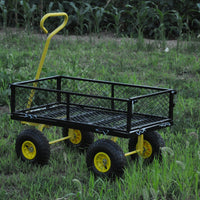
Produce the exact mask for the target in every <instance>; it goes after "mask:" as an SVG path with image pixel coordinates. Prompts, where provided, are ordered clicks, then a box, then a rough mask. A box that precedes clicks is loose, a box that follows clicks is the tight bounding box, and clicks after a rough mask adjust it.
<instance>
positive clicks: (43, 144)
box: [15, 128, 50, 165]
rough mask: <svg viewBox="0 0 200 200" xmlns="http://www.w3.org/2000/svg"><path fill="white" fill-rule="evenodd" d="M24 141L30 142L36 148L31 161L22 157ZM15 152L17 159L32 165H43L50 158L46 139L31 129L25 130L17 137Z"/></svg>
mask: <svg viewBox="0 0 200 200" xmlns="http://www.w3.org/2000/svg"><path fill="white" fill-rule="evenodd" d="M25 141H31V142H32V143H33V144H34V145H35V147H36V156H35V158H33V159H31V160H29V159H27V158H26V157H24V155H23V153H22V144H23V143H24V142H25ZM15 150H16V153H17V157H18V158H19V157H20V158H21V160H22V161H28V162H29V163H32V164H40V165H45V164H47V163H48V161H49V158H50V146H49V142H48V140H47V138H46V137H45V136H44V134H43V133H41V132H40V131H39V130H37V129H33V128H32V129H26V130H24V131H22V132H21V133H20V134H19V135H18V136H17V139H16V144H15Z"/></svg>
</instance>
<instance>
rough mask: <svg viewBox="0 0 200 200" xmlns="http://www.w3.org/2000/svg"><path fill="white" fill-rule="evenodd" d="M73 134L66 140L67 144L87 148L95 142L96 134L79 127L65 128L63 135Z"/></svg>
mask: <svg viewBox="0 0 200 200" xmlns="http://www.w3.org/2000/svg"><path fill="white" fill-rule="evenodd" d="M67 136H72V137H71V138H70V139H67V140H65V143H66V145H67V146H70V147H77V148H79V149H85V148H87V147H89V145H90V144H92V143H93V142H94V134H93V133H92V132H86V131H83V130H78V129H71V128H69V129H68V128H63V137H67Z"/></svg>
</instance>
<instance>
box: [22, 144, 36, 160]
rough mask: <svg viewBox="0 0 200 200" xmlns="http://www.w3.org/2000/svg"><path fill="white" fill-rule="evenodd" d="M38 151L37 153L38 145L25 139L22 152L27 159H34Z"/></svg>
mask: <svg viewBox="0 0 200 200" xmlns="http://www.w3.org/2000/svg"><path fill="white" fill-rule="evenodd" d="M36 153H37V151H36V147H35V145H34V144H33V143H32V142H31V141H25V142H24V143H23V144H22V154H23V156H24V157H25V158H26V159H28V160H32V159H34V158H35V156H36Z"/></svg>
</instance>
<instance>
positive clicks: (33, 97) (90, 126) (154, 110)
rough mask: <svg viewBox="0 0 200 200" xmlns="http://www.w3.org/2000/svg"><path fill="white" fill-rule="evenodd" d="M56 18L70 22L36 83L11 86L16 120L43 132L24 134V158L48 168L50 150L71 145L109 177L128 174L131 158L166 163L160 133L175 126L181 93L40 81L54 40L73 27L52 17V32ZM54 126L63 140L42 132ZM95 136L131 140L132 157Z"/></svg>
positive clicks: (20, 140)
mask: <svg viewBox="0 0 200 200" xmlns="http://www.w3.org/2000/svg"><path fill="white" fill-rule="evenodd" d="M55 16H64V21H63V24H62V25H60V26H59V27H58V28H57V29H56V30H55V31H53V32H52V33H51V34H50V35H49V36H48V38H47V41H46V44H45V48H44V51H43V54H42V58H41V61H40V65H39V67H38V71H37V74H36V77H35V79H34V80H29V81H23V82H18V83H13V84H11V85H10V87H11V118H12V119H14V120H20V121H22V123H26V124H29V125H31V126H35V127H37V128H36V129H35V128H29V129H26V130H24V131H22V132H21V133H20V134H19V135H18V137H17V140H16V152H17V155H18V157H21V159H22V160H23V161H29V162H31V163H39V164H46V163H47V162H48V160H49V157H50V145H52V144H54V143H57V142H60V141H65V142H66V144H67V145H69V146H75V147H77V148H80V149H84V148H86V149H87V154H86V163H87V167H88V169H89V170H91V171H93V172H94V174H95V175H100V176H108V177H110V176H115V175H117V176H120V175H122V174H123V170H124V167H125V164H126V156H129V155H130V156H131V158H132V159H137V158H138V157H142V158H144V161H145V162H152V161H153V160H154V158H158V159H161V157H162V155H161V151H160V147H163V146H164V141H163V139H162V137H161V136H160V135H159V134H158V132H156V131H155V130H157V129H161V128H165V127H168V126H171V125H172V124H173V107H174V94H175V93H176V92H175V90H172V89H166V88H158V87H150V86H141V85H134V84H125V83H118V82H109V81H100V80H92V79H84V78H75V77H69V76H52V77H47V78H39V76H40V72H41V70H42V66H43V63H44V60H45V56H46V53H47V50H48V46H49V42H50V39H51V38H52V37H53V35H55V34H56V33H57V32H58V31H60V30H61V29H62V28H63V27H64V26H65V25H66V23H67V19H68V16H67V14H66V13H50V14H47V15H45V16H44V17H43V18H42V20H41V28H42V29H43V30H44V31H45V32H46V33H47V30H46V29H45V28H44V26H43V24H44V21H45V20H46V19H47V18H48V17H55ZM49 125H50V126H59V127H63V132H62V134H63V137H62V138H58V139H56V140H54V141H48V139H47V137H46V136H44V134H43V133H42V130H43V128H44V127H47V126H49ZM94 133H96V134H103V135H104V136H105V137H106V136H113V137H119V138H127V139H128V140H129V142H128V149H129V152H127V153H124V152H123V150H122V149H121V147H120V146H119V145H118V144H117V143H116V142H115V141H114V140H115V139H113V140H111V139H107V138H103V139H99V140H97V141H95V142H94Z"/></svg>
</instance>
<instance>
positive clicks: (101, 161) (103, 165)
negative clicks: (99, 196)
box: [94, 152, 111, 173]
mask: <svg viewBox="0 0 200 200" xmlns="http://www.w3.org/2000/svg"><path fill="white" fill-rule="evenodd" d="M94 165H95V167H96V169H97V170H98V171H99V172H103V173H105V172H107V171H108V170H109V169H110V167H111V160H110V157H109V156H108V154H106V153H104V152H99V153H97V154H96V155H95V157H94Z"/></svg>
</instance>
